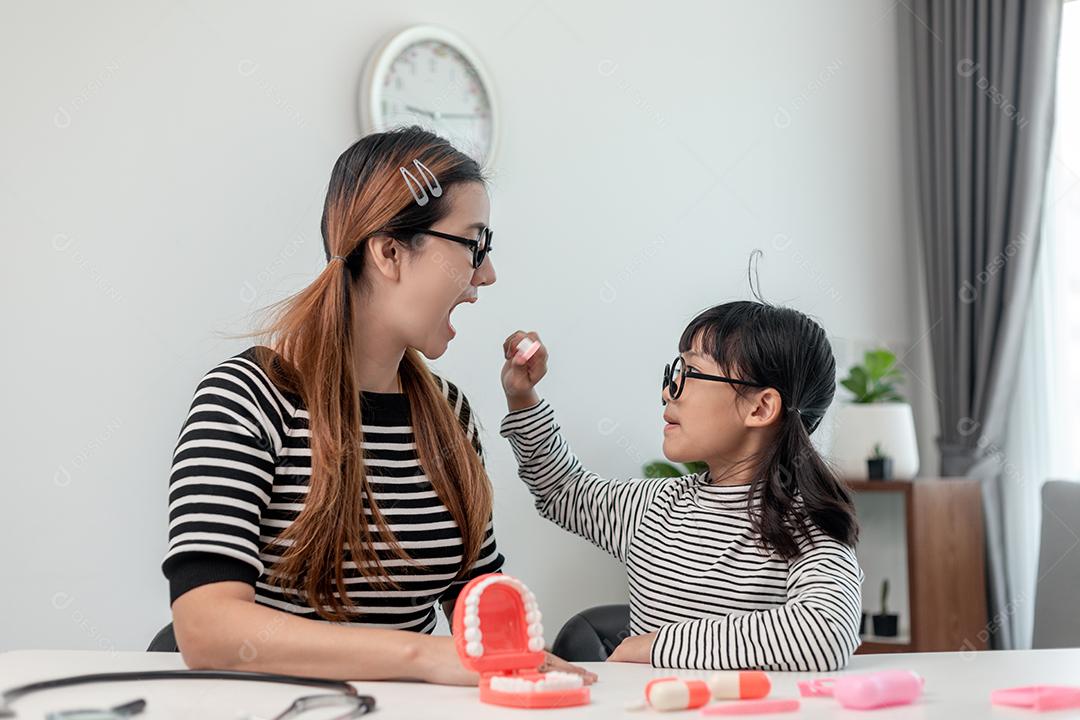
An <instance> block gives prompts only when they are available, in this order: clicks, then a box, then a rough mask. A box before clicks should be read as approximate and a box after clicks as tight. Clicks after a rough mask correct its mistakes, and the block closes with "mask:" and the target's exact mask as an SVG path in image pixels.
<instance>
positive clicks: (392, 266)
mask: <svg viewBox="0 0 1080 720" xmlns="http://www.w3.org/2000/svg"><path fill="white" fill-rule="evenodd" d="M365 242H366V243H367V248H366V252H367V256H368V261H369V264H370V265H371V268H372V270H374V271H375V272H377V273H379V274H380V275H382V276H383V277H385V278H386V279H387V280H394V281H396V280H398V279H399V278H400V277H401V257H402V253H401V247H400V246H399V245H398V241H397V240H395V239H394V238H392V237H390V236H389V235H372V236H371V237H369V238H368V239H367V240H366V241H365Z"/></svg>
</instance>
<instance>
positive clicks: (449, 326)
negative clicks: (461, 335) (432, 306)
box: [446, 295, 477, 340]
mask: <svg viewBox="0 0 1080 720" xmlns="http://www.w3.org/2000/svg"><path fill="white" fill-rule="evenodd" d="M476 299H477V298H476V296H475V295H473V296H472V297H467V298H465V299H463V300H458V301H457V302H456V303H454V306H453V307H451V308H450V310H449V311H447V313H446V328H447V329H448V330H449V331H450V339H451V340H453V339H454V338H455V337H457V330H456V329H455V328H454V323H453V322H451V321H450V315H451V314H452V313H453V312H454V310H456V309H457V307H458V305H461V304H462V303H474V302H476Z"/></svg>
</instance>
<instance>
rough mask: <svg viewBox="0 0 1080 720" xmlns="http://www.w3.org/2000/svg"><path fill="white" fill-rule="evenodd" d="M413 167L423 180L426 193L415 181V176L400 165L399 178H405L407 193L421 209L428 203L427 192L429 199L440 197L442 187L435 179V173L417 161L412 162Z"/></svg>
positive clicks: (417, 181) (418, 182)
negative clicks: (410, 194)
mask: <svg viewBox="0 0 1080 720" xmlns="http://www.w3.org/2000/svg"><path fill="white" fill-rule="evenodd" d="M413 165H415V166H416V171H417V172H418V173H419V174H420V177H422V178H423V179H424V185H426V186H427V190H426V191H425V190H424V187H423V186H422V185H421V184H420V181H419V180H417V179H416V176H415V175H413V174H412V173H411V172H409V171H408V170H406V169H405V166H404V165H402V166H401V167H400V168H399V170H400V171H401V177H403V178H405V184H406V185H408V186H409V192H410V193H412V196H413V200H416V204H417V205H419V206H420V207H423V206H424V205H427V203H428V193H429V192H430V193H431V197H439V196H440V195H442V186H441V185H439V179H438V178H436V177H435V173H433V172H431V171H430V170H428V169H427V167H425V165H424V163H422V162H420V161H419V160H413ZM429 178H430V179H429Z"/></svg>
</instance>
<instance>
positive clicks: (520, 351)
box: [514, 337, 540, 365]
mask: <svg viewBox="0 0 1080 720" xmlns="http://www.w3.org/2000/svg"><path fill="white" fill-rule="evenodd" d="M539 349H540V343H538V342H537V341H535V340H533V339H532V338H527V337H523V338H521V342H519V343H518V344H517V348H516V350H517V352H516V353H515V354H514V362H516V363H517V364H518V365H524V364H525V363H527V362H529V358H531V357H532V356H533V355H535V354H536V351H537V350H539Z"/></svg>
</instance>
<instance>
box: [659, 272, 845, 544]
mask: <svg viewBox="0 0 1080 720" xmlns="http://www.w3.org/2000/svg"><path fill="white" fill-rule="evenodd" d="M755 294H756V293H755ZM695 340H698V341H699V342H700V347H701V352H702V353H704V354H706V355H708V356H710V357H711V358H712V359H713V360H715V361H716V363H717V365H719V366H720V368H721V372H722V373H724V374H727V375H731V376H732V377H737V378H739V379H742V380H747V381H750V382H753V383H755V384H757V385H762V386H765V387H770V388H774V389H775V390H776V391H777V392H779V393H780V398H781V403H782V404H781V413H780V427H779V429H778V433H777V436H776V442H775V443H773V444H772V446H771V447H769V448H768V449H766V450H765V451H764V452H763V453H762V455H761V456H759V457H755V458H751V459H750V462H754V463H755V464H756V468H755V470H756V471H755V472H754V474H753V478H754V479H753V480H752V485H751V488H750V497H755V496H756V495H757V493H758V492H759V491H760V492H761V503H760V505H758V506H757V509H756V510H755V511H754V512H753V521H754V529H755V530H756V531H757V533H758V536H759V537H760V538H761V539H762V544H763V546H764V547H765V549H766V550H768V549H772V550H774V551H775V552H777V553H778V554H779V555H780V556H782V557H784V558H786V559H791V558H795V557H798V556H799V555H800V554H801V547H802V543H803V541H808V540H809V539H810V532H811V524H812V525H813V526H816V527H817V528H819V529H820V530H821V531H822V532H824V533H825V534H826V535H828V536H830V537H832V538H835V539H836V540H839V541H840V542H843V543H845V544H847V545H849V546H851V547H854V546H855V543H856V542H857V541H858V536H859V527H858V523H857V522H856V519H855V508H854V505H853V504H852V500H851V494H850V493H849V492H848V490H847V488H846V487H845V486H844V485H843V483H842V482H841V481H840V479H839V478H838V477H837V475H836V473H835V472H834V471H833V470H832V468H830V467H829V466H828V465H827V464H826V463H825V461H824V460H823V459H822V457H821V455H820V454H819V453H818V451H817V449H816V448H815V447H814V445H813V443H811V441H810V435H811V434H812V433H813V432H814V430H816V429H817V427H818V425H819V424H820V423H821V419H822V417H824V415H825V411H826V410H828V409H829V405H830V404H831V403H832V400H833V395H834V394H835V392H836V360H835V359H834V358H833V352H832V346H831V345H830V344H829V339H828V337H826V335H825V330H824V329H823V328H822V327H821V326H820V325H818V324H817V323H816V322H814V321H813V320H812V319H810V318H809V317H807V316H806V315H804V314H803V313H801V312H799V311H798V310H793V309H791V308H786V307H778V306H774V305H770V304H768V303H766V302H764V301H763V300H760V297H759V299H758V300H757V301H738V302H729V303H724V304H723V305H717V306H716V307H712V308H709V309H708V310H705V311H704V312H702V313H701V314H699V315H698V316H697V317H695V318H694V319H693V320H692V321H690V324H689V325H687V327H686V330H684V331H683V334H682V337H680V338H679V351H680V352H686V351H688V350H690V349H691V347H692V345H693V343H694V341H695ZM732 388H734V390H735V392H737V393H739V395H746V394H748V393H751V392H754V389H753V388H748V387H745V386H741V385H732ZM808 521H809V524H808Z"/></svg>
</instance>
